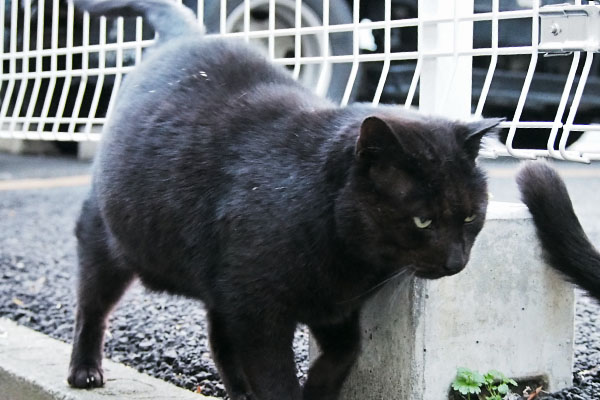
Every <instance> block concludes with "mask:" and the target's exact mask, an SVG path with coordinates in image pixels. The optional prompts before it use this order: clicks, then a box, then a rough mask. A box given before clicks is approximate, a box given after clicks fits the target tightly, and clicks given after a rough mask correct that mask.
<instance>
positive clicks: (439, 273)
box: [413, 266, 464, 279]
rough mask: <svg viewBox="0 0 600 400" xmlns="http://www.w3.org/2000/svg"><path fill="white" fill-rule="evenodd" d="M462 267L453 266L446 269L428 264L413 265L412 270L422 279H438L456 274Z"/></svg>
mask: <svg viewBox="0 0 600 400" xmlns="http://www.w3.org/2000/svg"><path fill="white" fill-rule="evenodd" d="M463 269H464V266H463V267H462V268H454V269H448V268H444V267H439V266H435V267H432V266H429V267H425V268H419V267H413V271H414V272H415V276H416V277H418V278H423V279H440V278H444V277H446V276H452V275H456V274H458V273H459V272H460V271H462V270H463Z"/></svg>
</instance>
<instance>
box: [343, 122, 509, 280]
mask: <svg viewBox="0 0 600 400" xmlns="http://www.w3.org/2000/svg"><path fill="white" fill-rule="evenodd" d="M500 121H501V120H499V119H486V120H481V121H477V122H473V123H458V122H453V121H448V120H444V119H434V118H426V117H420V116H415V115H413V114H408V115H407V116H404V115H402V116H395V115H393V114H389V113H387V112H386V113H381V114H380V113H377V114H374V115H372V116H370V117H368V118H366V119H365V120H364V121H362V124H361V126H360V132H359V135H358V139H357V141H356V146H355V149H354V161H353V163H354V165H353V168H352V172H351V174H350V179H349V181H348V184H347V185H346V187H345V188H344V190H343V194H342V196H341V201H340V202H338V205H337V209H336V219H337V224H338V229H340V230H341V231H342V234H343V236H344V238H345V239H346V240H347V243H349V244H350V246H351V247H352V248H353V250H352V251H353V252H354V253H355V255H356V256H358V257H361V258H362V259H363V261H366V262H367V263H368V264H370V265H373V266H374V267H377V268H384V269H385V270H386V271H390V272H393V271H395V270H398V269H401V268H407V269H409V270H411V271H414V273H415V275H416V276H419V277H423V278H430V279H435V278H440V277H443V276H449V275H453V274H455V273H457V272H460V271H461V270H462V269H463V268H464V267H465V265H466V263H467V261H468V259H469V255H470V251H471V247H472V245H473V242H474V241H475V237H476V236H477V234H478V233H479V231H480V230H481V228H482V227H483V223H484V220H485V214H486V209H487V203H488V191H487V182H486V178H485V175H484V173H483V172H482V171H481V170H480V169H479V168H478V167H477V165H476V163H475V158H476V157H477V154H478V152H479V147H480V143H481V139H482V137H483V136H484V135H485V134H486V133H488V132H490V131H491V130H493V128H494V127H495V126H496V125H498V123H499V122H500Z"/></svg>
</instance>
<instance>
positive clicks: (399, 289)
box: [388, 268, 415, 306]
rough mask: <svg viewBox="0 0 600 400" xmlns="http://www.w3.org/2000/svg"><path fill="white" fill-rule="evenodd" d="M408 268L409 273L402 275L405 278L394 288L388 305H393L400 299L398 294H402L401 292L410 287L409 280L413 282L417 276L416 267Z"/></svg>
mask: <svg viewBox="0 0 600 400" xmlns="http://www.w3.org/2000/svg"><path fill="white" fill-rule="evenodd" d="M407 270H408V273H407V274H406V276H403V277H402V278H403V279H402V280H401V281H400V282H399V284H398V286H397V287H396V290H394V294H393V295H392V296H391V297H390V300H389V303H388V306H391V305H392V304H394V303H395V302H396V300H398V296H399V295H400V293H401V292H403V291H404V290H405V289H406V288H407V287H408V285H409V282H411V281H412V279H413V278H414V277H415V270H414V269H412V268H407Z"/></svg>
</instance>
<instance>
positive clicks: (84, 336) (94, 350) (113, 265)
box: [67, 200, 134, 388]
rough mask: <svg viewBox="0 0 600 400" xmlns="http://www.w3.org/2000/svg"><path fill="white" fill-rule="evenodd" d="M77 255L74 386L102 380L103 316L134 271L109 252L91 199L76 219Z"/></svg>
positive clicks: (98, 383) (90, 385)
mask: <svg viewBox="0 0 600 400" xmlns="http://www.w3.org/2000/svg"><path fill="white" fill-rule="evenodd" d="M76 231H77V240H78V246H77V252H78V258H79V271H78V287H77V312H76V315H75V335H74V339H73V350H72V353H71V362H70V365H69V375H68V378H67V381H68V382H69V384H70V385H71V386H74V387H78V388H93V387H99V386H102V385H103V384H104V376H103V371H102V365H101V364H102V348H103V343H104V331H105V329H106V320H107V318H108V314H109V313H110V311H111V309H112V308H113V306H114V305H115V304H116V303H117V301H118V300H119V298H120V297H121V295H122V294H123V293H124V292H125V290H126V289H127V287H128V286H129V284H130V283H131V281H132V280H133V277H134V274H133V272H132V271H131V270H129V269H127V268H126V267H125V266H124V265H122V263H119V262H118V260H117V259H116V258H115V257H114V256H113V255H112V254H111V252H110V249H109V247H108V244H107V240H108V237H107V232H106V229H105V227H104V224H103V222H102V219H101V218H100V215H99V212H98V210H97V208H96V207H95V206H94V204H93V202H92V201H90V200H88V201H86V202H85V204H84V206H83V209H82V213H81V216H80V218H79V221H78V223H77V230H76Z"/></svg>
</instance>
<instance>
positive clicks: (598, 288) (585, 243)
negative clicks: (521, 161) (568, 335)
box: [517, 162, 600, 299]
mask: <svg viewBox="0 0 600 400" xmlns="http://www.w3.org/2000/svg"><path fill="white" fill-rule="evenodd" d="M517 183H518V184H519V189H520V190H521V198H522V200H523V202H524V203H525V204H527V207H528V208H529V211H531V214H532V215H533V220H534V222H535V226H536V228H537V232H538V235H539V237H540V240H541V242H542V246H543V248H544V250H545V255H546V258H547V260H548V263H549V264H550V265H551V266H552V267H554V268H555V269H556V270H558V271H560V272H562V273H563V274H565V275H566V276H567V277H568V278H569V279H570V280H571V281H572V282H574V283H576V284H577V285H579V286H581V287H582V288H584V289H586V290H587V291H588V292H589V293H590V294H591V295H593V296H595V297H596V298H597V299H600V253H598V251H597V250H596V249H595V248H594V246H593V245H592V244H591V243H590V241H589V239H588V237H587V236H586V234H585V232H584V231H583V228H582V227H581V224H580V223H579V220H578V219H577V216H576V215H575V211H574V210H573V205H572V204H571V199H570V198H569V193H568V192H567V188H566V186H565V184H564V182H563V180H562V179H561V178H560V176H559V175H558V173H557V172H556V171H555V170H553V169H552V168H550V166H548V165H547V164H546V163H542V162H531V163H527V164H526V165H525V166H524V167H523V168H522V169H521V170H520V171H519V174H518V176H517Z"/></svg>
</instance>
